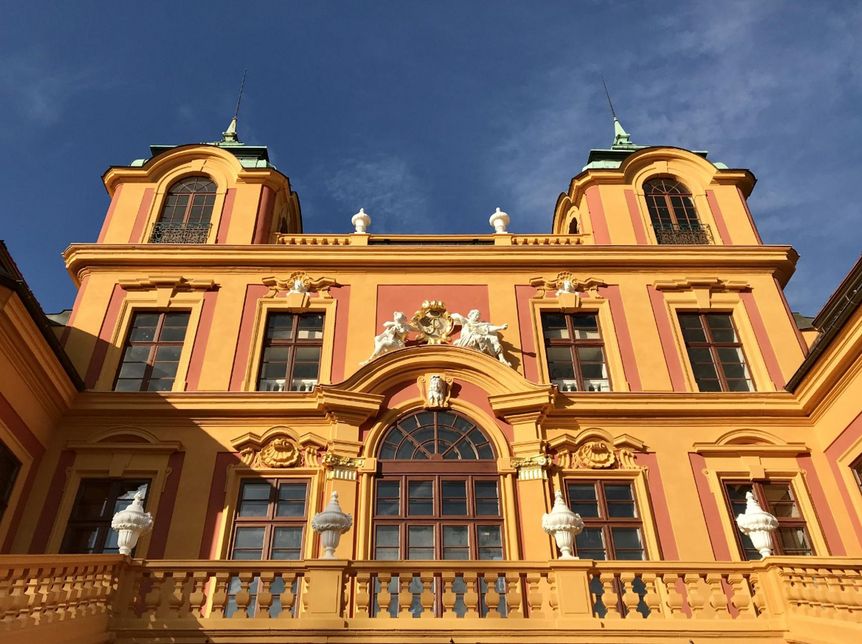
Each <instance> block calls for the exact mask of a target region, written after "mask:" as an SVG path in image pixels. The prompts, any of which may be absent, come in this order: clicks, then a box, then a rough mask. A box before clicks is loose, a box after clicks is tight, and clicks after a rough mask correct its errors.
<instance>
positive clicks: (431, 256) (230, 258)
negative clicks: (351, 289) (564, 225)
mask: <svg viewBox="0 0 862 644" xmlns="http://www.w3.org/2000/svg"><path fill="white" fill-rule="evenodd" d="M434 241H435V238H434V237H433V236H428V238H427V242H426V245H417V246H398V245H391V246H382V245H370V246H359V245H357V246H325V245H315V247H314V252H313V253H310V252H308V247H306V246H273V245H269V244H266V245H264V244H261V245H246V246H235V245H209V246H207V245H189V246H184V247H183V248H180V249H177V248H173V247H171V248H168V247H165V246H162V247H160V246H158V245H120V244H73V245H71V246H69V247H68V248H67V249H66V251H65V253H64V257H65V260H66V268H67V270H68V271H69V273H70V274H71V276H72V278H73V279H75V280H76V282H77V281H78V279H79V275H80V274H81V273H82V272H83V271H85V270H87V269H93V270H97V269H104V270H112V271H114V270H115V271H123V270H128V271H129V272H135V273H137V274H140V273H141V272H142V271H147V270H155V269H156V268H158V269H159V270H186V271H187V270H197V271H201V270H203V271H207V272H208V273H210V274H211V273H218V271H219V269H224V270H225V271H230V272H235V271H236V270H237V269H243V268H245V269H247V270H249V271H250V272H259V271H261V270H266V271H267V272H269V271H272V270H278V269H280V268H282V267H284V268H285V269H290V270H295V269H296V267H297V266H302V267H303V269H305V270H311V269H313V270H315V271H334V270H339V271H342V272H344V273H350V272H357V273H367V272H368V271H369V270H371V269H377V270H381V271H387V270H395V271H399V272H405V271H407V272H410V271H414V270H415V271H425V270H427V269H428V268H432V267H433V268H434V269H435V270H440V269H441V268H453V269H457V270H459V271H463V270H465V269H467V268H477V269H481V268H493V269H500V268H505V269H508V270H510V271H514V270H530V271H532V270H536V271H541V270H548V269H550V270H554V271H556V270H559V267H560V266H565V267H566V268H567V269H569V270H579V271H598V270H606V271H613V272H628V271H631V270H632V269H649V270H674V271H680V270H686V271H695V270H703V269H704V267H709V269H710V270H711V271H716V270H747V271H764V272H768V273H770V274H771V275H774V276H775V277H777V278H778V280H779V282H780V283H782V284H784V283H786V281H787V280H788V279H789V278H790V275H792V273H793V271H794V267H795V264H796V260H797V259H798V255H797V253H796V251H795V250H793V248H792V247H790V246H691V247H679V246H677V247H668V246H590V245H577V246H565V245H540V246H514V245H513V246H503V245H478V246H447V245H445V244H444V245H435V243H434ZM405 249H407V250H408V251H409V252H405ZM262 267H266V268H262Z"/></svg>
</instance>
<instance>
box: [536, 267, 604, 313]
mask: <svg viewBox="0 0 862 644" xmlns="http://www.w3.org/2000/svg"><path fill="white" fill-rule="evenodd" d="M530 286H533V287H535V288H537V289H539V292H538V293H537V296H538V297H540V298H543V297H546V296H548V293H549V292H551V293H553V294H554V295H556V296H557V297H560V296H561V295H567V294H570V295H574V296H575V300H576V302H577V304H576V305H575V306H576V307H577V306H580V300H581V298H582V297H584V296H586V297H589V298H590V299H595V300H600V299H603V298H602V296H601V295H599V287H600V286H607V284H606V283H605V282H603V281H602V280H600V279H596V278H595V277H587V278H584V279H578V278H577V277H575V275H574V274H573V273H571V272H569V271H560V272H559V273H557V274H556V276H554V277H551V278H545V277H541V276H538V277H533V278H532V279H530Z"/></svg>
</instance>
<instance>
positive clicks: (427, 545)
mask: <svg viewBox="0 0 862 644" xmlns="http://www.w3.org/2000/svg"><path fill="white" fill-rule="evenodd" d="M407 558H408V559H434V527H433V526H430V525H411V526H407Z"/></svg>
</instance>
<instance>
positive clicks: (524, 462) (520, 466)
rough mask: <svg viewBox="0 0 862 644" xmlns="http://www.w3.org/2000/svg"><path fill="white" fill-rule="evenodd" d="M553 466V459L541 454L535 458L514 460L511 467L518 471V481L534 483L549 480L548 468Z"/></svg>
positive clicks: (535, 455)
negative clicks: (538, 480) (539, 480)
mask: <svg viewBox="0 0 862 644" xmlns="http://www.w3.org/2000/svg"><path fill="white" fill-rule="evenodd" d="M552 464H553V459H552V457H551V456H549V455H548V454H544V453H539V454H534V455H533V456H525V457H521V458H513V459H512V460H511V465H512V467H514V468H515V469H516V470H517V471H518V480H521V481H534V480H537V479H547V478H548V468H550V467H551V465H552Z"/></svg>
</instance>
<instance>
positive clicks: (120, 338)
mask: <svg viewBox="0 0 862 644" xmlns="http://www.w3.org/2000/svg"><path fill="white" fill-rule="evenodd" d="M117 283H118V285H119V286H120V287H121V288H123V289H124V290H125V291H126V296H125V298H123V302H122V304H121V306H120V311H119V313H118V315H117V322H116V324H115V326H114V332H113V335H112V338H111V344H110V347H109V350H108V353H107V355H106V356H105V362H104V364H103V365H102V371H101V373H100V374H99V378H98V380H97V381H96V386H95V389H97V390H99V391H110V390H111V389H112V388H113V383H114V380H115V379H116V375H117V369H118V368H119V366H120V360H121V359H122V356H123V349H124V347H125V343H126V338H127V337H128V335H129V329H130V328H131V324H132V319H133V318H134V316H135V313H137V312H143V311H160V312H170V311H188V312H189V323H188V326H187V327H186V337H185V339H184V340H183V349H182V352H181V353H180V363H179V366H178V367H177V375H176V377H175V378H174V385H173V387H172V388H171V391H185V388H186V377H187V375H188V369H189V362H190V361H191V356H192V352H193V351H194V346H195V342H196V340H197V330H198V325H199V324H200V318H201V313H202V311H203V305H204V296H205V294H206V292H207V291H211V290H215V289H217V288H218V286H217V285H216V284H215V282H213V281H212V280H197V279H192V280H188V279H186V278H184V277H178V276H166V277H147V278H140V279H127V280H119V281H118V282H117Z"/></svg>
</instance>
